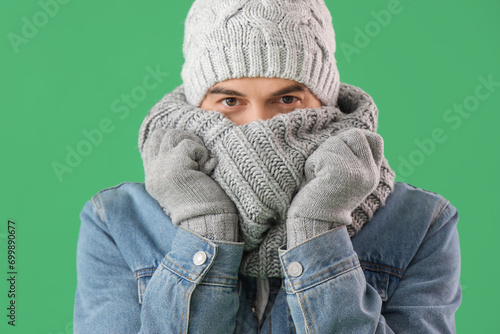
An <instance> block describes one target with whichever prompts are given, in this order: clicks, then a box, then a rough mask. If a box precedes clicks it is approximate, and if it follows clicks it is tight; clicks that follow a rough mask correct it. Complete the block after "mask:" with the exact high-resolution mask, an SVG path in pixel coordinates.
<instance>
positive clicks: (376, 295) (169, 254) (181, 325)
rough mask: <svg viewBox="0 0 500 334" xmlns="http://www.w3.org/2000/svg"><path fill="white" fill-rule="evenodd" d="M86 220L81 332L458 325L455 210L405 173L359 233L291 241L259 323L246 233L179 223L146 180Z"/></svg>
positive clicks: (86, 212)
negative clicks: (227, 238) (240, 239)
mask: <svg viewBox="0 0 500 334" xmlns="http://www.w3.org/2000/svg"><path fill="white" fill-rule="evenodd" d="M81 220H82V224H81V228H80V235H79V241H78V255H77V256H78V257H77V271H78V284H77V290H76V298H75V309H74V332H75V333H259V332H260V333H318V334H323V333H455V319H454V314H455V311H456V310H457V309H458V307H459V305H460V302H461V289H460V282H459V276H460V253H459V243H458V233H457V229H456V224H457V222H458V214H457V211H456V209H455V208H454V207H453V206H452V205H450V204H449V202H448V201H447V200H446V199H444V198H443V197H442V196H440V195H437V194H434V193H431V192H428V191H425V190H421V189H418V188H415V187H413V186H410V185H408V184H404V183H396V184H395V190H394V192H393V193H392V194H391V195H390V196H389V198H388V199H387V203H386V205H385V206H384V207H382V208H380V209H379V210H378V211H377V212H376V213H375V215H374V217H373V219H372V220H371V221H370V222H368V223H367V224H366V225H365V226H364V227H363V229H362V230H361V231H360V232H359V233H358V234H357V235H355V236H354V237H353V238H349V236H348V234H347V230H346V228H345V227H341V228H337V229H335V230H332V231H329V232H327V233H324V234H322V235H320V236H317V237H315V238H313V239H310V240H307V241H306V242H304V243H303V244H300V245H298V246H296V247H294V248H292V249H285V248H284V247H282V248H281V249H280V250H279V256H280V260H281V263H282V268H283V273H284V277H285V278H284V279H283V280H280V279H272V280H270V296H269V301H268V304H267V307H266V310H265V313H264V319H263V323H262V325H261V326H259V322H258V320H257V318H256V316H255V315H254V313H253V311H252V308H253V307H255V303H256V298H257V297H256V295H257V293H256V289H257V284H256V279H255V278H251V277H243V276H238V267H239V265H240V261H241V257H242V254H243V244H241V243H228V242H217V241H211V240H208V239H205V238H202V237H200V236H198V235H196V234H194V233H192V232H190V231H188V230H184V229H181V228H177V227H175V226H174V225H173V224H172V223H171V221H170V219H169V217H168V216H166V215H165V213H164V212H163V210H162V209H161V207H160V206H159V205H158V204H157V202H156V201H155V200H154V199H153V198H151V197H150V196H149V195H148V193H147V192H146V191H145V189H144V185H143V184H140V183H124V184H121V185H119V186H117V187H114V188H110V189H106V190H103V191H101V192H100V193H98V194H97V195H96V196H94V197H93V198H92V200H91V201H89V202H87V203H86V205H85V206H84V208H83V210H82V213H81ZM199 252H203V253H204V256H202V257H201V260H200V258H197V259H195V258H194V257H195V254H197V253H198V255H199V254H200V253H199ZM297 263H298V264H299V266H300V268H302V272H301V273H300V275H295V276H294V275H293V274H294V272H293V271H292V270H290V269H291V267H290V266H291V265H292V264H293V265H292V266H297Z"/></svg>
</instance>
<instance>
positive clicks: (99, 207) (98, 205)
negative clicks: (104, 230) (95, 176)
mask: <svg viewBox="0 0 500 334" xmlns="http://www.w3.org/2000/svg"><path fill="white" fill-rule="evenodd" d="M96 201H97V202H98V203H96ZM92 203H93V204H94V207H95V209H96V211H97V214H98V215H99V217H100V218H101V220H102V221H103V222H105V221H106V218H104V216H105V215H106V214H105V213H104V207H103V206H102V202H101V199H100V198H99V196H97V195H96V196H94V197H92Z"/></svg>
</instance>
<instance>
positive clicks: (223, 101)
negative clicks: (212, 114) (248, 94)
mask: <svg viewBox="0 0 500 334" xmlns="http://www.w3.org/2000/svg"><path fill="white" fill-rule="evenodd" d="M286 97H291V98H292V99H293V102H291V103H284V102H281V103H283V104H292V103H294V102H297V101H299V100H300V99H299V98H298V97H295V96H292V95H285V96H282V97H280V98H279V99H278V101H282V100H283V98H286ZM227 100H236V102H237V104H235V105H228V104H227ZM220 103H222V104H223V105H225V106H226V107H236V106H239V105H240V101H239V100H238V99H237V98H236V97H225V98H223V99H222V100H220Z"/></svg>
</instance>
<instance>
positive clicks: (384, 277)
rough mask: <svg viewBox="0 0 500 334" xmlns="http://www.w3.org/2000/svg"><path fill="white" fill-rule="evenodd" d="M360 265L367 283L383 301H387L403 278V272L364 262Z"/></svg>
mask: <svg viewBox="0 0 500 334" xmlns="http://www.w3.org/2000/svg"><path fill="white" fill-rule="evenodd" d="M360 264H361V268H362V269H363V273H364V274H365V278H366V282H367V283H368V284H370V285H371V286H372V287H373V288H374V289H375V290H376V291H377V292H378V294H379V295H380V298H381V299H382V301H384V302H385V301H387V299H389V297H390V296H391V295H392V293H393V292H394V290H395V289H396V286H397V285H398V282H399V279H400V278H401V277H403V271H402V270H400V269H397V268H393V267H388V266H383V265H379V264H374V263H370V262H364V261H360Z"/></svg>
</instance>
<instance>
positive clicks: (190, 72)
mask: <svg viewBox="0 0 500 334" xmlns="http://www.w3.org/2000/svg"><path fill="white" fill-rule="evenodd" d="M335 47H336V45H335V33H334V30H333V26H332V17H331V15H330V12H329V11H328V8H327V7H326V5H325V3H324V1H323V0H217V1H214V0H197V1H195V2H194V3H193V5H192V7H191V9H190V11H189V13H188V16H187V18H186V22H185V32H184V45H183V53H184V58H185V62H184V66H183V68H182V73H181V75H182V80H183V86H184V93H185V95H186V100H187V102H188V103H190V104H192V105H194V106H200V104H201V102H202V100H203V97H204V95H205V93H206V92H207V90H208V89H209V88H210V87H212V86H213V85H215V84H216V83H218V82H221V81H224V80H227V79H234V78H241V77H268V78H272V77H277V78H282V79H289V80H294V81H297V82H299V83H301V84H303V85H305V86H306V87H308V88H309V89H310V90H311V91H312V92H313V93H314V95H315V96H316V97H317V98H318V99H320V100H321V102H322V104H323V105H326V106H331V105H335V103H336V100H337V95H338V89H339V84H340V81H339V73H338V70H337V65H336V60H335Z"/></svg>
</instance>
